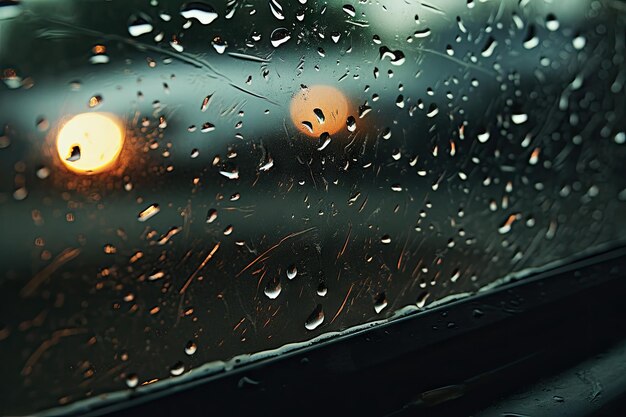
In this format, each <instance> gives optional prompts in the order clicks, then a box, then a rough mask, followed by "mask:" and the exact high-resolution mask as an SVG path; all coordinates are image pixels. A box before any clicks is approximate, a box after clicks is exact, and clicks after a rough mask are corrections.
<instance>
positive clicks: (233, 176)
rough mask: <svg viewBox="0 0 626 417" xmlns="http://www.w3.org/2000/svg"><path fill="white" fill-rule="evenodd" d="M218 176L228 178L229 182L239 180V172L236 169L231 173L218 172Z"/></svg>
mask: <svg viewBox="0 0 626 417" xmlns="http://www.w3.org/2000/svg"><path fill="white" fill-rule="evenodd" d="M220 174H222V175H223V176H224V177H226V178H228V179H229V180H236V179H239V170H237V169H234V170H232V171H224V170H220Z"/></svg>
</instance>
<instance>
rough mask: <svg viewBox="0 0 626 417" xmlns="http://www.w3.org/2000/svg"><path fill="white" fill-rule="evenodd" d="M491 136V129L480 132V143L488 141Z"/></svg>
mask: <svg viewBox="0 0 626 417" xmlns="http://www.w3.org/2000/svg"><path fill="white" fill-rule="evenodd" d="M489 136H490V134H489V131H484V132H482V133H479V134H478V141H479V142H480V143H485V142H487V141H488V140H489Z"/></svg>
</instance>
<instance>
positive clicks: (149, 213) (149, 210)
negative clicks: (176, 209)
mask: <svg viewBox="0 0 626 417" xmlns="http://www.w3.org/2000/svg"><path fill="white" fill-rule="evenodd" d="M159 211H161V209H160V208H159V205H158V204H151V205H149V206H148V207H146V208H145V209H144V210H143V211H141V212H140V213H139V215H138V216H137V220H139V221H140V222H145V221H146V220H148V219H150V218H151V217H154V216H156V215H157V214H158V213H159Z"/></svg>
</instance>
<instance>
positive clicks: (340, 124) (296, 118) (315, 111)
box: [289, 85, 348, 137]
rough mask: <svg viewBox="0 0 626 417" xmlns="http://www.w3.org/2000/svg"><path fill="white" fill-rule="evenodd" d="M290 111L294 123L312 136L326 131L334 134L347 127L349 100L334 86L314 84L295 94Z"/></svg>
mask: <svg viewBox="0 0 626 417" xmlns="http://www.w3.org/2000/svg"><path fill="white" fill-rule="evenodd" d="M289 111H290V113H291V120H292V122H293V124H294V125H295V126H296V128H298V130H300V131H301V132H302V133H305V134H306V135H308V136H311V137H319V136H320V135H321V134H322V133H324V132H327V133H329V134H331V135H332V134H333V133H336V132H338V131H339V130H341V129H345V128H346V119H347V118H348V100H347V99H346V96H345V95H344V94H343V93H342V92H341V91H339V90H338V89H336V88H334V87H331V86H327V85H313V86H310V87H307V88H303V89H302V90H300V91H299V92H298V93H297V94H296V95H294V97H293V98H292V99H291V105H290V108H289ZM320 111H321V112H320Z"/></svg>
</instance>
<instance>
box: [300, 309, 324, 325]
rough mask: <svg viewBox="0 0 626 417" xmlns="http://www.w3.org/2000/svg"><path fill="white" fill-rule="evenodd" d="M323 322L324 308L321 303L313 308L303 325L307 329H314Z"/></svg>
mask: <svg viewBox="0 0 626 417" xmlns="http://www.w3.org/2000/svg"><path fill="white" fill-rule="evenodd" d="M323 322H324V310H322V305H321V304H318V305H317V307H315V310H313V312H312V313H311V315H310V316H309V318H308V319H306V321H305V322H304V327H305V328H306V329H307V330H315V329H317V328H318V327H319V326H320V325H321V324H322V323H323Z"/></svg>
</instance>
